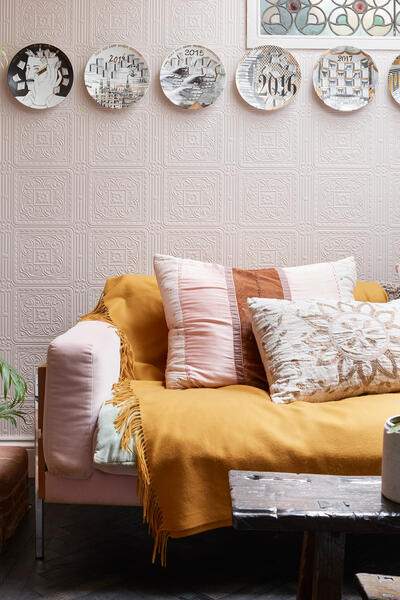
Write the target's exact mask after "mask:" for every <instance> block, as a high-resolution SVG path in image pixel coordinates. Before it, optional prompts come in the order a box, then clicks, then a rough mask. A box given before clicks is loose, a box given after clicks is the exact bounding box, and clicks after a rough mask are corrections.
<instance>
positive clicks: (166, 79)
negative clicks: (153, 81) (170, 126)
mask: <svg viewBox="0 0 400 600" xmlns="http://www.w3.org/2000/svg"><path fill="white" fill-rule="evenodd" d="M225 77H226V73H225V68H224V65H223V64H222V62H221V59H220V58H219V57H218V56H217V55H216V54H215V53H214V52H212V51H211V50H209V49H208V48H205V47H204V46H195V45H190V46H182V47H181V48H178V49H177V50H174V51H173V52H171V54H169V55H168V56H167V58H166V59H165V60H164V62H163V64H162V67H161V71H160V83H161V87H162V89H163V92H164V94H165V95H166V96H167V98H168V99H169V100H170V101H171V102H172V103H173V104H175V105H176V106H179V107H180V108H190V109H198V108H204V107H206V106H209V105H210V104H212V103H213V102H215V100H216V99H217V98H218V96H219V95H220V94H221V92H222V90H223V89H224V85H225Z"/></svg>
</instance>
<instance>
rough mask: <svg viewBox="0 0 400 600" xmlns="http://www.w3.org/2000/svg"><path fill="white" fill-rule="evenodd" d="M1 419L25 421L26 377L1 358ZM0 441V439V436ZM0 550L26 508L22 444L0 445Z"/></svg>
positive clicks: (25, 480) (24, 460)
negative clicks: (23, 408) (20, 445)
mask: <svg viewBox="0 0 400 600" xmlns="http://www.w3.org/2000/svg"><path fill="white" fill-rule="evenodd" d="M1 382H2V385H0V419H5V420H6V421H9V422H10V423H12V425H14V427H16V425H17V419H22V420H23V421H25V416H24V413H23V411H22V410H21V407H22V405H23V403H24V401H25V396H26V389H27V386H26V382H25V379H24V378H23V377H22V376H21V375H20V374H19V373H17V371H16V370H15V369H14V368H13V367H12V366H11V365H9V364H8V362H7V361H6V360H4V358H0V384H1ZM0 441H1V440H0ZM0 458H1V460H0V492H1V493H0V496H1V497H0V552H1V550H2V548H3V544H4V542H5V540H7V539H8V538H9V537H10V536H11V535H12V534H13V533H14V531H15V529H16V527H17V525H18V523H19V522H20V520H21V519H22V517H23V516H24V514H25V513H26V511H27V510H28V506H29V504H28V503H29V492H28V457H27V453H26V450H25V448H19V447H16V446H7V445H6V446H1V445H0Z"/></svg>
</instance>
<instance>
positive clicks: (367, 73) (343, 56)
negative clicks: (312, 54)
mask: <svg viewBox="0 0 400 600" xmlns="http://www.w3.org/2000/svg"><path fill="white" fill-rule="evenodd" d="M377 83H378V69H377V68H376V65H375V63H374V61H373V60H372V58H371V57H370V55H369V54H367V53H366V52H364V51H363V50H360V49H359V48H354V47H353V46H339V47H337V48H332V49H331V50H328V51H327V52H324V54H322V55H321V56H320V57H319V59H318V61H317V63H316V65H315V66H314V72H313V84H314V89H315V92H316V93H317V95H318V97H319V98H320V99H321V100H322V102H323V103H324V104H326V105H327V106H330V108H334V109H335V110H341V111H351V110H358V109H359V108H363V106H366V105H367V104H369V102H371V100H373V99H374V97H375V88H376V85H377Z"/></svg>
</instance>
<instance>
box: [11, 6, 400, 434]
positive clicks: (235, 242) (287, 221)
mask: <svg viewBox="0 0 400 600" xmlns="http://www.w3.org/2000/svg"><path fill="white" fill-rule="evenodd" d="M1 16H2V18H1V20H0V44H3V45H5V46H6V47H7V49H8V51H9V54H10V56H13V54H14V53H15V52H16V51H17V50H19V49H20V48H21V47H22V46H24V45H26V44H28V43H33V42H38V41H40V40H43V41H46V42H49V43H54V44H56V45H58V46H59V47H61V48H62V50H63V51H64V52H66V53H67V54H68V55H69V57H70V59H71V61H72V63H73V66H74V70H75V83H74V86H73V88H72V91H71V94H70V95H69V96H68V98H67V99H66V100H65V101H64V102H63V103H62V105H61V106H60V107H55V108H53V109H49V110H46V111H33V110H31V109H29V108H26V107H24V106H22V105H20V104H19V103H17V102H16V101H15V100H14V99H13V98H12V97H11V95H10V94H9V92H8V89H7V82H6V74H5V73H4V72H1V73H0V162H1V169H0V199H1V201H0V281H1V289H0V354H1V355H3V356H5V357H7V358H8V359H9V360H11V361H12V362H13V364H15V366H16V367H17V368H18V369H20V370H21V371H22V373H23V374H24V375H25V377H26V378H27V379H28V383H29V394H28V396H29V397H28V403H27V408H28V409H29V411H31V408H32V394H33V388H32V378H33V373H34V369H35V367H36V365H37V364H39V363H40V362H41V361H42V359H43V358H44V357H45V353H46V348H47V345H48V343H49V341H50V340H51V339H52V338H53V337H55V336H56V335H58V334H60V333H62V332H63V331H65V330H66V329H67V328H69V327H70V326H71V325H73V324H74V323H75V321H76V318H77V317H78V316H79V315H81V314H83V313H84V312H86V311H87V310H88V309H89V308H91V307H93V306H94V304H95V303H96V302H97V300H98V297H99V295H100V293H101V290H102V287H103V283H104V280H105V279H106V277H108V276H112V275H117V274H119V273H123V272H125V271H130V272H151V271H152V257H153V254H154V253H155V252H167V253H171V254H175V255H179V256H186V257H188V258H194V259H200V260H210V261H219V262H221V263H225V264H231V265H237V266H242V267H258V266H261V265H264V266H268V265H272V264H274V265H275V264H280V265H291V264H297V263H299V264H300V263H307V262H312V261H318V260H329V259H337V258H340V257H342V256H347V255H349V254H354V255H355V256H356V257H357V260H358V264H359V270H360V273H361V275H362V276H364V277H370V278H377V279H384V278H392V277H393V276H394V270H393V265H394V263H395V262H398V261H400V250H399V248H400V209H399V206H400V205H399V201H398V195H399V194H398V190H399V186H400V179H399V177H398V176H397V175H396V171H397V170H398V169H399V166H400V112H399V110H400V108H399V106H398V105H396V104H395V103H394V102H393V101H392V99H391V98H390V96H389V94H388V91H387V89H386V74H387V70H388V68H389V66H390V64H391V63H392V61H393V58H394V55H395V53H393V52H388V51H379V52H378V51H376V52H373V53H372V54H373V58H374V60H375V61H376V63H377V66H378V68H379V71H380V84H379V86H378V88H377V94H376V99H375V100H374V101H373V102H372V103H371V105H370V106H368V107H366V108H365V109H363V110H361V111H359V112H357V113H355V114H346V115H343V114H340V113H336V112H334V111H332V110H329V109H328V110H327V109H326V108H324V107H323V106H322V105H321V103H320V102H319V101H318V99H317V98H316V97H315V94H314V92H313V89H312V83H311V73H312V67H313V64H314V62H315V60H316V58H317V56H318V52H317V51H306V50H302V51H294V54H295V56H296V58H297V59H298V61H299V63H300V65H301V68H302V71H303V83H302V87H301V89H300V92H299V95H298V97H297V98H296V100H295V101H294V102H293V104H292V105H291V106H290V107H288V108H286V109H283V110H282V111H276V113H274V114H262V113H260V112H258V111H256V110H254V109H251V108H250V107H249V106H247V105H246V104H245V103H243V101H242V100H241V99H240V97H239V96H238V94H237V92H236V89H235V84H234V74H235V67H236V64H237V62H238V61H239V59H240V58H241V57H242V55H243V54H244V51H245V0H169V2H160V0H146V1H145V0H29V1H28V0H1ZM116 42H120V43H126V44H130V45H132V46H133V47H135V48H137V49H138V50H139V51H141V52H142V53H143V55H144V56H145V57H146V58H147V59H148V61H149V64H150V68H151V73H152V83H151V86H150V89H149V91H148V93H147V95H146V96H145V98H144V99H143V100H142V102H141V103H140V104H138V105H137V106H135V107H132V108H131V109H128V110H126V111H125V110H123V111H120V112H113V111H107V110H104V109H101V107H99V106H98V105H96V103H95V102H93V101H92V100H91V99H90V98H89V96H88V94H87V92H86V90H85V88H84V85H83V69H84V66H85V63H86V61H87V59H88V58H89V56H90V55H91V54H92V52H94V51H95V50H97V49H99V48H102V47H103V46H105V45H106V44H109V43H116ZM187 43H199V44H204V45H206V46H209V47H210V48H211V49H213V50H214V51H215V52H216V53H217V54H218V55H219V56H220V57H221V58H222V59H223V61H224V64H225V67H226V70H227V83H226V89H225V91H224V93H223V94H222V96H221V97H220V98H219V99H218V100H217V102H216V103H215V104H214V105H212V106H210V107H209V108H207V109H204V110H202V111H197V112H192V111H183V110H181V109H178V108H177V107H175V106H173V105H172V104H171V103H170V102H169V101H168V100H167V99H166V98H165V97H164V95H163V93H162V91H161V88H160V85H159V82H158V79H157V78H158V71H159V69H160V66H161V63H162V61H163V59H164V58H165V56H166V55H167V53H168V52H169V51H171V50H173V49H174V48H175V47H177V46H179V45H181V44H187ZM0 438H4V439H10V440H15V439H17V440H20V441H21V442H22V441H23V442H24V443H25V444H31V443H32V439H33V425H32V417H31V414H30V417H29V419H28V422H27V425H22V424H21V425H20V426H19V428H18V430H17V431H15V430H13V429H12V428H10V427H9V426H8V425H7V424H4V423H0Z"/></svg>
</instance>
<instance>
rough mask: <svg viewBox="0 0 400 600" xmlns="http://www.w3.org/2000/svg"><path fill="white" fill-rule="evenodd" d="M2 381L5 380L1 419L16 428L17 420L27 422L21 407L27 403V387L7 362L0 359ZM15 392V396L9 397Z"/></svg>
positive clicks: (0, 411)
mask: <svg viewBox="0 0 400 600" xmlns="http://www.w3.org/2000/svg"><path fill="white" fill-rule="evenodd" d="M0 379H2V380H3V398H4V400H3V402H1V401H0V418H1V419H5V420H7V421H10V422H11V423H12V424H13V425H14V426H15V425H16V424H17V421H16V419H17V418H19V419H22V420H23V421H25V416H24V413H23V412H22V411H21V410H20V406H21V405H22V404H23V403H24V401H25V396H26V392H27V385H26V381H25V379H24V378H23V377H22V376H21V375H20V374H19V373H18V372H17V371H16V370H15V369H14V368H13V367H12V366H11V365H9V364H8V362H7V361H5V360H4V359H3V358H0ZM11 392H13V396H12V397H11V398H10V399H9V396H10V394H11Z"/></svg>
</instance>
